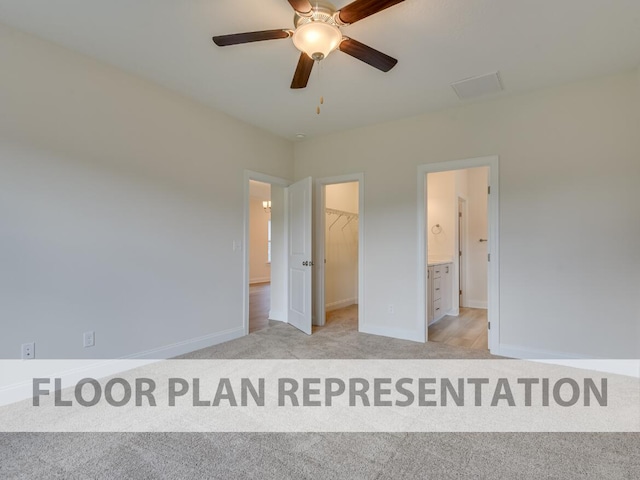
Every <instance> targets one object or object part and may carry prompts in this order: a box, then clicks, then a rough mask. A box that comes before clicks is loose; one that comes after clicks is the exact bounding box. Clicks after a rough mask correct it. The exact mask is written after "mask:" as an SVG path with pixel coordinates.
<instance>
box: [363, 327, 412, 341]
mask: <svg viewBox="0 0 640 480" xmlns="http://www.w3.org/2000/svg"><path fill="white" fill-rule="evenodd" d="M359 331H360V333H368V334H370V335H379V336H381V337H391V338H398V339H400V340H410V341H412V342H419V343H424V337H423V336H422V335H421V334H420V332H419V331H417V330H402V329H399V328H388V327H376V326H373V325H360V328H359Z"/></svg>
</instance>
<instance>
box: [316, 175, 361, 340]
mask: <svg viewBox="0 0 640 480" xmlns="http://www.w3.org/2000/svg"><path fill="white" fill-rule="evenodd" d="M363 197H364V196H363V176H362V174H354V175H345V176H341V177H331V178H325V179H319V180H317V181H316V225H317V230H316V235H315V238H316V258H317V259H318V261H316V266H317V268H316V271H315V273H316V276H315V281H316V289H315V292H316V294H315V304H316V308H315V309H314V313H315V315H314V326H315V328H316V329H317V328H321V327H323V326H325V325H328V324H331V325H334V324H335V325H337V324H340V327H344V328H345V329H346V330H359V325H360V324H361V319H362V318H363V315H364V312H363V308H362V303H361V299H362V292H363V289H364V285H363V282H364V278H363V277H364V276H363V269H362V265H363V263H362V259H363V239H364V231H363Z"/></svg>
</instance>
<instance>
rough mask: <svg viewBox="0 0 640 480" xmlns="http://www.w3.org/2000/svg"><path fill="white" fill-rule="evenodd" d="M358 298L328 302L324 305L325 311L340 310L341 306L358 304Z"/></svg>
mask: <svg viewBox="0 0 640 480" xmlns="http://www.w3.org/2000/svg"><path fill="white" fill-rule="evenodd" d="M357 304H358V299H357V298H345V299H343V300H338V301H337V302H331V303H327V304H326V305H325V306H324V310H325V312H330V311H332V310H338V309H340V308H345V307H350V306H351V305H357Z"/></svg>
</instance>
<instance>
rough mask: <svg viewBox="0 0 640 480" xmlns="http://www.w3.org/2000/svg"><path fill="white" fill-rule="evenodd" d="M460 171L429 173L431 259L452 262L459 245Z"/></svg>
mask: <svg viewBox="0 0 640 480" xmlns="http://www.w3.org/2000/svg"><path fill="white" fill-rule="evenodd" d="M456 177H457V172H454V171H449V172H437V173H430V174H428V175H427V222H428V223H427V227H428V228H427V235H428V240H427V241H428V251H427V255H428V261H429V262H432V261H436V262H440V261H452V260H453V258H454V252H455V248H456V232H457V230H456V223H457V221H456V211H457V209H458V205H457V200H456V197H457V195H456V180H457V178H456Z"/></svg>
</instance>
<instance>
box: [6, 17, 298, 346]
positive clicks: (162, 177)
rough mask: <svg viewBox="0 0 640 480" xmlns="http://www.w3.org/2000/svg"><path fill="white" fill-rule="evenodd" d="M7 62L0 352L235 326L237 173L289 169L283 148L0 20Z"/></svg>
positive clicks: (144, 339)
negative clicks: (88, 335)
mask: <svg viewBox="0 0 640 480" xmlns="http://www.w3.org/2000/svg"><path fill="white" fill-rule="evenodd" d="M0 58H1V59H2V74H1V75H0V105H1V112H2V113H1V115H0V171H1V172H2V173H1V174H0V265H2V268H1V269H0V304H1V305H2V320H1V322H2V334H1V335H0V357H3V358H10V357H16V356H18V355H19V352H20V344H22V343H24V342H31V341H34V342H35V343H36V356H37V357H38V358H55V357H65V358H77V357H88V358H93V357H96V358H101V357H119V356H124V355H132V354H139V353H140V352H148V351H150V350H154V349H162V348H163V347H167V346H171V345H173V347H172V348H168V349H164V350H158V351H156V352H155V353H149V355H154V356H164V355H167V354H172V353H173V354H175V353H176V352H179V351H180V349H183V350H184V349H194V348H198V347H202V346H205V345H207V344H211V343H215V342H218V341H221V340H224V339H228V338H231V337H233V336H237V335H240V334H242V311H243V303H242V292H243V278H242V276H243V274H242V272H243V253H242V250H241V249H238V250H236V251H234V250H233V249H232V243H233V242H234V241H238V242H241V240H242V238H243V205H244V198H243V182H244V170H245V169H252V170H257V171H260V172H264V173H267V174H271V175H274V176H278V177H284V178H291V177H292V174H293V151H292V147H291V143H289V142H287V141H285V140H283V139H280V138H277V137H275V136H273V135H271V134H268V133H266V132H264V131H261V130H259V129H257V128H254V127H252V126H249V125H247V124H244V123H242V122H240V121H237V120H234V119H233V118H231V117H228V116H226V115H223V114H221V113H218V112H216V111H214V110H212V109H210V108H206V107H203V106H201V105H198V104H197V103H195V102H193V101H191V100H189V99H186V98H184V97H182V96H179V95H176V94H173V93H171V92H169V91H167V90H165V89H163V88H161V87H159V86H156V85H154V84H152V83H149V82H146V81H144V80H141V79H139V78H137V77H134V76H131V75H128V74H126V73H123V72H122V71H120V70H117V69H115V68H111V67H109V66H106V65H104V64H101V63H99V62H96V61H94V60H91V59H89V58H87V57H84V56H82V55H79V54H75V53H72V52H70V51H68V50H65V49H62V48H59V47H56V46H54V45H53V44H50V43H48V42H44V41H41V40H38V39H36V38H34V37H31V36H29V35H26V34H22V33H18V32H16V31H14V30H11V29H9V28H6V27H4V26H1V25H0ZM88 330H94V331H95V332H96V346H95V347H94V348H89V349H83V348H82V332H84V331H88ZM179 342H187V343H185V344H183V345H176V344H178V343H179Z"/></svg>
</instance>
